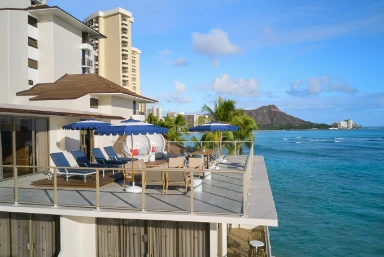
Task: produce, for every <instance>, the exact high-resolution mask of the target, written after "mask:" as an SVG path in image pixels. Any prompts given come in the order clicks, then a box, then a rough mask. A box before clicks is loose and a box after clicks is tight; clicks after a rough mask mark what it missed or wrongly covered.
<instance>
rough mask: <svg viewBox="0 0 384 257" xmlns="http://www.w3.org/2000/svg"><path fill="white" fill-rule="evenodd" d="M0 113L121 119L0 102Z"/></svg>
mask: <svg viewBox="0 0 384 257" xmlns="http://www.w3.org/2000/svg"><path fill="white" fill-rule="evenodd" d="M0 113H12V114H31V115H49V116H67V117H78V118H85V119H89V118H97V119H110V120H123V119H124V118H123V117H121V116H112V115H105V114H102V113H98V112H81V111H76V110H71V109H63V108H54V107H49V108H47V107H39V106H30V105H20V104H0Z"/></svg>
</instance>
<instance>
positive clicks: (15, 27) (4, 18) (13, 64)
mask: <svg viewBox="0 0 384 257" xmlns="http://www.w3.org/2000/svg"><path fill="white" fill-rule="evenodd" d="M0 22H1V26H0V35H2V36H1V38H0V82H1V94H0V102H1V103H12V102H13V101H14V100H15V97H16V95H15V93H16V92H18V91H21V90H25V89H28V88H29V87H28V37H27V35H28V26H29V25H28V13H27V12H25V11H19V10H1V11H0Z"/></svg>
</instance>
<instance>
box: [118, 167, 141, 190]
mask: <svg viewBox="0 0 384 257" xmlns="http://www.w3.org/2000/svg"><path fill="white" fill-rule="evenodd" d="M128 166H129V167H127V168H131V167H132V166H131V165H130V164H128ZM133 168H134V170H125V169H124V170H123V171H124V183H123V185H122V186H123V187H124V186H125V184H126V183H127V181H134V180H135V170H136V171H137V169H139V168H140V165H139V161H133ZM128 178H129V180H128Z"/></svg>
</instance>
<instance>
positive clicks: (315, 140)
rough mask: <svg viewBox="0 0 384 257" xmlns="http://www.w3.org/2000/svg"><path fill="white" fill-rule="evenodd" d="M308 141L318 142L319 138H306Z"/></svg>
mask: <svg viewBox="0 0 384 257" xmlns="http://www.w3.org/2000/svg"><path fill="white" fill-rule="evenodd" d="M308 141H309V142H320V139H308Z"/></svg>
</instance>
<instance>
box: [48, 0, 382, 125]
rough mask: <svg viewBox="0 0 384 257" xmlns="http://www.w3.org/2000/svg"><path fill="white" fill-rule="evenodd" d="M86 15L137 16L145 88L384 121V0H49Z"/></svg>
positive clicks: (187, 99) (178, 104)
mask: <svg viewBox="0 0 384 257" xmlns="http://www.w3.org/2000/svg"><path fill="white" fill-rule="evenodd" d="M47 4H49V5H57V6H59V7H61V8H62V9H64V10H66V11H67V12H69V13H71V14H72V15H74V16H75V17H77V18H79V19H80V20H83V19H84V18H86V17H87V16H88V15H90V14H92V13H94V12H96V11H106V10H110V9H113V8H116V7H121V8H124V9H126V10H128V11H130V12H132V15H133V17H134V23H133V25H132V41H133V46H134V47H137V48H139V49H140V50H141V51H142V54H141V57H140V58H141V59H140V62H141V91H142V92H141V93H142V95H145V96H147V97H151V98H154V99H156V100H158V101H159V103H158V104H157V105H156V106H157V107H161V108H162V110H163V115H166V112H167V111H174V112H184V113H188V114H190V113H202V111H201V109H202V106H203V105H204V104H207V105H208V106H212V107H213V103H214V102H215V101H216V100H217V98H218V97H219V96H222V97H223V98H225V99H231V100H235V101H236V103H237V107H239V108H242V109H255V108H258V107H260V106H263V105H269V104H274V105H276V106H277V107H278V108H279V109H280V110H281V111H284V112H286V113H288V114H290V115H293V116H296V117H298V118H301V119H304V120H308V121H312V122H317V123H327V124H331V123H332V122H335V121H340V120H345V119H349V118H351V119H352V120H353V121H354V122H356V123H357V124H360V125H363V126H384V1H370V0H348V1H333V0H323V1H311V0H307V1H299V0H296V1H295V0H284V1H283V0H280V1H275V0H266V1H261V0H131V1H129V0H128V1H127V0H108V1H104V0H99V1H97V0H92V1H91V0H81V1H79V0H76V1H74V0H66V1H62V0H61V1H60V0H47Z"/></svg>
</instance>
